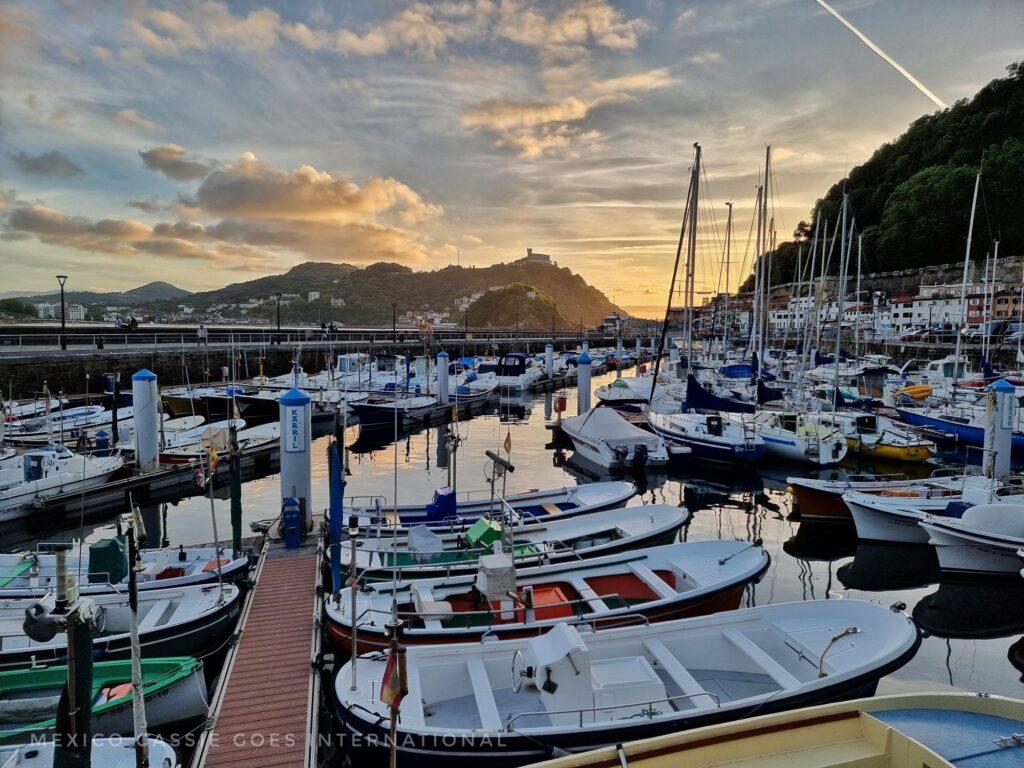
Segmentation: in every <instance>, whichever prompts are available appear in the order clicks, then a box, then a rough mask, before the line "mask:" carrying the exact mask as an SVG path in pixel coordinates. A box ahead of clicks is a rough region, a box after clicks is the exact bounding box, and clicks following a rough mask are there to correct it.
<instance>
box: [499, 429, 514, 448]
mask: <svg viewBox="0 0 1024 768" xmlns="http://www.w3.org/2000/svg"><path fill="white" fill-rule="evenodd" d="M501 447H502V448H504V449H505V453H512V432H511V431H506V432H505V442H504V443H503V444H502V446H501Z"/></svg>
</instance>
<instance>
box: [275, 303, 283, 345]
mask: <svg viewBox="0 0 1024 768" xmlns="http://www.w3.org/2000/svg"><path fill="white" fill-rule="evenodd" d="M274 298H276V299H277V343H278V344H280V343H281V292H280V291H278V292H277V293H275V294H274Z"/></svg>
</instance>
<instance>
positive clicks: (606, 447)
mask: <svg viewBox="0 0 1024 768" xmlns="http://www.w3.org/2000/svg"><path fill="white" fill-rule="evenodd" d="M562 432H564V433H565V434H566V435H567V436H568V437H569V439H570V440H572V444H573V447H574V448H575V449H576V451H577V452H578V453H579V454H580V455H582V456H583V457H584V458H585V459H588V460H589V461H592V462H594V463H595V464H599V465H600V466H602V467H609V468H612V467H614V468H627V467H628V468H634V467H635V468H643V467H647V466H651V467H657V466H662V465H664V464H667V463H668V458H669V457H668V449H667V448H666V447H665V441H664V440H662V439H661V437H659V436H658V435H657V434H654V433H652V432H648V431H647V430H646V429H641V428H640V427H637V426H635V425H634V424H631V423H629V422H628V421H626V419H624V418H623V417H622V416H621V415H619V414H618V413H617V412H616V411H615V410H613V409H612V408H600V407H598V408H592V409H591V410H589V411H587V412H586V413H583V414H580V415H579V416H573V417H571V418H568V419H563V420H562Z"/></svg>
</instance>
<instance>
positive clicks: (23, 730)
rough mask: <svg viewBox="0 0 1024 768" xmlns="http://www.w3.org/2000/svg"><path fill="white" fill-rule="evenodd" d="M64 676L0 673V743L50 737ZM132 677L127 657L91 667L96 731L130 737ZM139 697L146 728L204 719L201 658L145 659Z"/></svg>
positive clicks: (57, 671) (46, 671) (61, 671)
mask: <svg viewBox="0 0 1024 768" xmlns="http://www.w3.org/2000/svg"><path fill="white" fill-rule="evenodd" d="M67 679H68V668H67V667H66V666H51V667H43V668H41V669H20V670H13V671H8V672H0V743H2V744H17V743H21V742H25V741H28V740H29V739H32V738H35V739H38V738H39V737H40V736H43V735H48V736H49V735H52V734H53V732H54V730H55V729H56V726H57V703H58V701H59V700H60V695H61V690H62V689H63V688H64V685H65V684H66V682H67ZM131 680H132V667H131V661H101V662H98V663H96V664H94V665H93V671H92V699H93V705H92V733H93V734H94V735H96V736H131V735H132V733H133V722H132V690H131ZM142 696H143V699H144V701H145V704H146V723H147V725H149V726H150V727H154V728H159V727H161V726H165V725H170V724H172V723H177V722H181V721H183V720H191V719H193V718H198V717H206V713H207V710H208V709H209V702H208V701H207V695H206V680H205V679H204V677H203V662H201V661H198V660H196V659H193V658H190V657H181V658H168V659H143V660H142Z"/></svg>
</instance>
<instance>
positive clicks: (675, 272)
mask: <svg viewBox="0 0 1024 768" xmlns="http://www.w3.org/2000/svg"><path fill="white" fill-rule="evenodd" d="M693 146H694V148H695V149H696V148H697V147H698V146H699V145H698V144H694V145H693ZM690 186H691V187H692V186H693V175H692V174H691V175H690ZM692 195H693V191H692V189H691V190H688V191H687V193H686V205H687V208H686V209H684V210H683V218H682V222H681V223H680V225H679V240H678V241H677V242H676V258H675V261H674V262H673V263H672V281H671V282H670V283H669V286H668V304H667V305H666V307H665V317H664V319H663V320H662V323H661V336H660V337H659V338H658V351H657V353H656V354H655V355H654V375H653V376H652V377H651V394H650V397H648V399H647V402H648V404H649V405H650V406H652V407H653V405H654V392H655V389H656V388H657V386H658V372H659V371H660V370H661V356H662V355H663V354H664V352H665V338H666V337H667V336H668V323H669V318H670V317H671V316H672V300H673V299H674V298H675V295H676V279H677V278H678V276H679V259H680V257H681V256H682V253H683V238H684V237H685V236H686V223H687V221H688V220H689V218H690V216H689V205H690V198H691V197H692Z"/></svg>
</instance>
